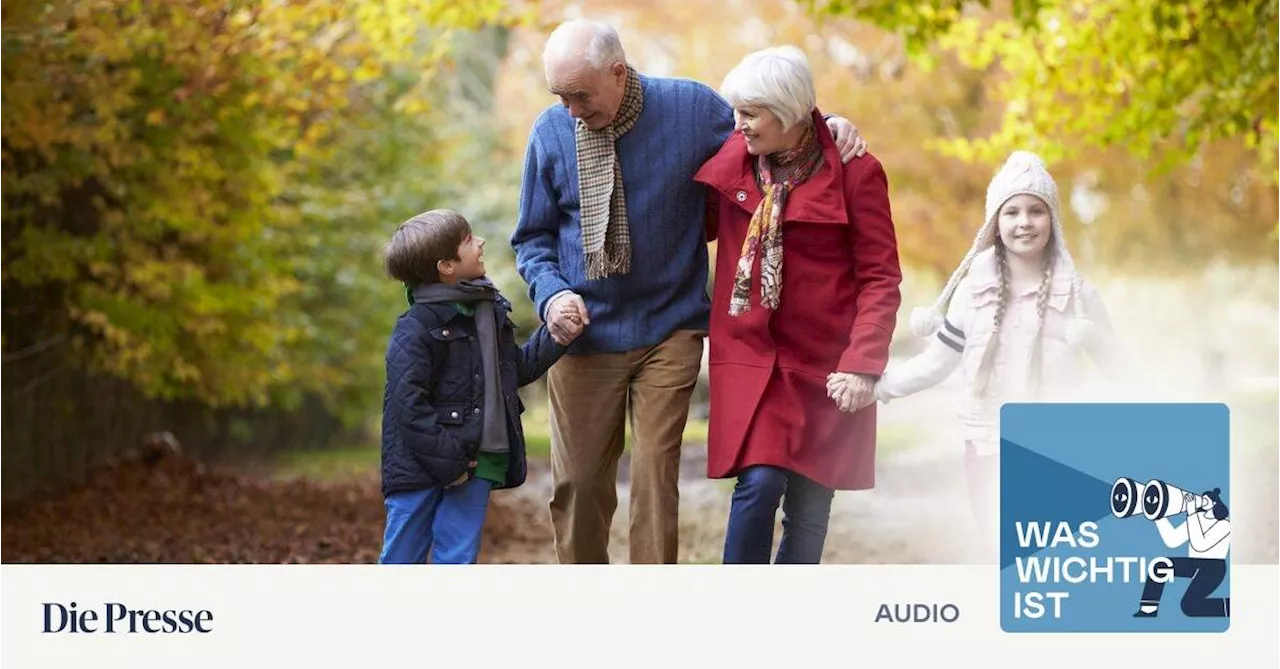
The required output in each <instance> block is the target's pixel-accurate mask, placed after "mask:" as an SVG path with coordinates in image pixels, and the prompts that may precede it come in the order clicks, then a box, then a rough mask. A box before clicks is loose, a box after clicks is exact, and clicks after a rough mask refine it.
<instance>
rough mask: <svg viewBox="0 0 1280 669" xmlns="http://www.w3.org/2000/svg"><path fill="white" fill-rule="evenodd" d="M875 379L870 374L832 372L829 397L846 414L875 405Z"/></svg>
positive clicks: (829, 375) (829, 376)
mask: <svg viewBox="0 0 1280 669" xmlns="http://www.w3.org/2000/svg"><path fill="white" fill-rule="evenodd" d="M875 385H876V383H875V379H874V378H873V377H872V376H871V375H869V374H857V373H849V372H832V373H830V374H828V375H827V397H830V398H831V399H833V400H835V403H836V406H837V407H839V408H840V410H841V411H843V412H845V413H853V412H855V411H858V410H860V409H862V408H864V407H867V406H870V405H872V404H875V401H876V395H875Z"/></svg>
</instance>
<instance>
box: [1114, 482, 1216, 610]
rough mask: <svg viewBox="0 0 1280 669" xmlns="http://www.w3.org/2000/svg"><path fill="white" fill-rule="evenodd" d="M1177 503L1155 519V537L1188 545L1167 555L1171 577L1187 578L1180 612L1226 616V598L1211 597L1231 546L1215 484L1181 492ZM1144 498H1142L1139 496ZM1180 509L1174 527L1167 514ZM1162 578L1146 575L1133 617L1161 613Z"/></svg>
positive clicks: (1174, 546)
mask: <svg viewBox="0 0 1280 669" xmlns="http://www.w3.org/2000/svg"><path fill="white" fill-rule="evenodd" d="M1181 501H1182V504H1181V506H1180V507H1177V506H1175V507H1174V508H1171V509H1168V510H1167V511H1166V512H1165V513H1161V514H1160V515H1159V517H1158V518H1156V519H1155V524H1156V529H1157V530H1159V531H1160V539H1161V540H1163V541H1164V544H1165V545H1166V546H1168V547H1169V548H1177V547H1178V546H1181V545H1182V544H1184V543H1185V544H1189V545H1188V547H1187V557H1174V558H1170V562H1172V563H1173V576H1174V577H1176V578H1190V579H1191V583H1189V584H1188V585H1187V591H1186V593H1185V594H1183V595H1182V602H1181V606H1182V613H1183V614H1184V615H1186V616H1188V617H1193V618H1226V617H1229V616H1230V615H1231V598H1230V597H1210V596H1209V595H1211V594H1213V591H1214V589H1215V588H1217V587H1218V585H1220V584H1221V583H1222V579H1223V577H1224V576H1226V573H1227V560H1226V558H1227V552H1228V551H1229V550H1230V548H1231V521H1230V520H1229V515H1230V512H1229V510H1228V509H1227V505H1226V504H1223V502H1222V491H1221V490H1220V489H1218V488H1214V489H1213V490H1209V491H1206V492H1205V493H1204V494H1203V495H1195V494H1192V493H1189V492H1187V493H1183V495H1182V499H1181ZM1144 503H1145V500H1144ZM1182 512H1185V513H1186V514H1187V520H1186V522H1184V523H1182V524H1181V525H1178V526H1174V524H1173V523H1172V522H1170V521H1169V516H1172V515H1177V514H1178V513H1182ZM1164 586H1165V581H1163V580H1160V581H1157V580H1156V579H1150V578H1149V579H1147V583H1146V585H1145V586H1144V587H1143V589H1142V600H1141V601H1140V602H1139V603H1138V611H1137V613H1134V614H1133V616H1134V617H1135V618H1154V617H1156V616H1157V615H1158V614H1159V612H1160V596H1161V595H1162V594H1163V593H1164Z"/></svg>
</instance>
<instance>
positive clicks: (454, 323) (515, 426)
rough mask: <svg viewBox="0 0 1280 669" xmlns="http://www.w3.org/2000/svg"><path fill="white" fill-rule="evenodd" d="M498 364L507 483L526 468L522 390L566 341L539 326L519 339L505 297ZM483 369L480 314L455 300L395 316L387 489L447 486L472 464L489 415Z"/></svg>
mask: <svg viewBox="0 0 1280 669" xmlns="http://www.w3.org/2000/svg"><path fill="white" fill-rule="evenodd" d="M495 305H496V306H497V314H496V316H497V318H496V322H498V323H501V324H502V326H501V329H500V330H499V340H500V344H501V345H500V354H499V360H498V371H499V374H500V375H501V377H502V394H503V397H504V398H505V399H506V405H507V434H508V435H509V436H510V438H511V457H510V466H509V467H508V468H507V480H506V483H505V484H503V485H501V486H495V487H496V488H514V487H516V486H519V485H520V484H522V483H524V479H525V474H526V471H527V469H526V463H525V444H524V431H523V429H522V428H521V424H520V414H521V413H522V412H523V411H524V405H523V404H521V402H520V396H519V394H517V392H516V389H517V388H519V387H520V386H524V385H527V384H529V383H532V382H533V381H535V380H537V379H538V378H540V377H541V376H542V375H543V374H546V372H547V370H548V369H550V368H551V365H552V364H554V363H555V361H556V360H559V359H560V356H561V355H563V354H564V352H565V348H564V347H562V346H560V345H559V344H556V343H555V342H554V341H552V339H551V334H550V333H549V332H548V331H547V328H546V326H545V325H544V326H541V327H539V328H538V330H537V331H536V332H534V333H533V336H532V337H530V338H529V341H527V342H526V343H525V345H524V346H523V347H520V346H517V345H516V339H515V324H514V323H512V322H511V318H510V317H509V314H510V312H511V303H510V302H508V301H507V300H506V299H505V298H503V297H501V296H499V297H498V300H497V302H496V303H495ZM483 378H484V377H483V370H482V365H481V360H480V343H479V341H477V340H476V324H475V319H474V318H473V317H471V316H467V315H465V314H463V313H461V312H459V311H458V310H457V309H456V308H454V307H453V306H452V305H449V304H427V303H418V304H414V305H413V306H411V307H409V310H408V311H406V312H405V313H404V314H402V315H401V316H400V318H399V319H397V320H396V325H395V329H394V330H393V331H392V333H391V341H390V343H389V345H388V346H387V385H386V392H385V395H384V396H383V402H382V494H383V495H389V494H391V493H394V492H402V491H407V490H422V489H425V488H434V487H437V486H442V485H446V484H448V483H450V482H452V481H454V480H456V479H457V478H458V477H459V476H462V474H463V473H465V472H466V471H467V466H468V464H469V463H470V462H471V461H472V460H474V459H475V455H476V452H477V450H478V449H479V445H480V430H481V424H482V423H483V422H484V421H483V415H484V407H483V404H484V385H483V381H482V379H483Z"/></svg>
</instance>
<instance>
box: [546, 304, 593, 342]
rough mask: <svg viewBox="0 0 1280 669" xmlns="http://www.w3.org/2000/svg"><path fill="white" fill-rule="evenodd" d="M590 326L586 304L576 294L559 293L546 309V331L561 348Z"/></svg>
mask: <svg viewBox="0 0 1280 669" xmlns="http://www.w3.org/2000/svg"><path fill="white" fill-rule="evenodd" d="M590 324H591V316H590V315H588V314H587V304H586V303H585V302H583V301H582V297H581V296H580V295H578V294H577V293H569V292H565V293H561V294H560V295H558V296H556V298H555V299H553V300H552V301H551V304H550V305H549V306H548V307H547V329H548V330H550V331H551V338H552V339H554V340H555V342H556V343H557V344H559V345H561V346H568V345H569V344H571V343H573V340H575V339H577V338H578V335H580V334H582V330H583V328H585V327H586V326H588V325H590Z"/></svg>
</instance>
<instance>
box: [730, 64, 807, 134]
mask: <svg viewBox="0 0 1280 669" xmlns="http://www.w3.org/2000/svg"><path fill="white" fill-rule="evenodd" d="M720 94H721V95H723V96H724V99H725V100H727V101H728V102H729V104H731V105H733V106H734V107H743V106H757V107H764V108H765V109H768V110H769V111H771V112H773V115H774V116H777V117H778V120H779V121H781V122H782V127H783V129H784V130H790V129H791V128H793V127H795V125H796V124H797V123H799V122H800V121H802V120H804V119H805V118H807V117H808V116H809V114H811V113H813V110H814V108H815V107H817V105H818V102H817V93H816V92H814V87H813V73H812V72H811V71H810V70H809V59H808V58H806V57H805V55H804V52H803V51H801V50H800V49H797V48H796V47H794V46H779V47H772V48H769V49H763V50H760V51H756V52H754V53H749V54H747V57H746V58H743V59H742V62H741V63H738V66H737V67H735V68H733V70H731V71H730V72H729V74H727V75H725V78H724V83H722V84H721V85H720Z"/></svg>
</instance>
